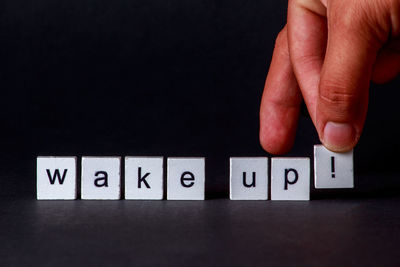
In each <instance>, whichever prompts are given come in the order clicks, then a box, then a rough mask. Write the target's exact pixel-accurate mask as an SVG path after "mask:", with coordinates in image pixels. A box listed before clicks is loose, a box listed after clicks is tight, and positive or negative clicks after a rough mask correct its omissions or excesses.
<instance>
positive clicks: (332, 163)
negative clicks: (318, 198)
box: [314, 145, 354, 188]
mask: <svg viewBox="0 0 400 267" xmlns="http://www.w3.org/2000/svg"><path fill="white" fill-rule="evenodd" d="M314 182H315V188H353V187H354V174H353V151H349V152H346V153H335V152H332V151H330V150H328V149H326V148H325V147H324V146H322V145H315V146H314Z"/></svg>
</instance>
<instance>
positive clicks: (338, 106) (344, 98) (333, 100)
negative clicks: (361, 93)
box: [320, 83, 359, 117]
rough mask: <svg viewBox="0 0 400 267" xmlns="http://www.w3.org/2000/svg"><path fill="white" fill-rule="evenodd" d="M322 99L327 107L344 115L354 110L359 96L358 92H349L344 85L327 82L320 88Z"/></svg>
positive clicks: (339, 114)
mask: <svg viewBox="0 0 400 267" xmlns="http://www.w3.org/2000/svg"><path fill="white" fill-rule="evenodd" d="M320 100H321V102H322V104H323V105H324V107H325V108H328V109H329V110H331V111H333V112H334V113H335V114H337V115H338V116H340V117H342V116H346V115H348V114H351V113H353V112H354V110H355V109H356V106H357V102H358V101H359V97H358V94H356V93H349V92H348V89H346V88H345V87H344V86H341V85H338V84H332V83H330V84H326V83H325V84H323V85H321V88H320Z"/></svg>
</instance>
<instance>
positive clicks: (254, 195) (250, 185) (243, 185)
mask: <svg viewBox="0 0 400 267" xmlns="http://www.w3.org/2000/svg"><path fill="white" fill-rule="evenodd" d="M230 199H232V200H267V199H268V158H266V157H253V158H230Z"/></svg>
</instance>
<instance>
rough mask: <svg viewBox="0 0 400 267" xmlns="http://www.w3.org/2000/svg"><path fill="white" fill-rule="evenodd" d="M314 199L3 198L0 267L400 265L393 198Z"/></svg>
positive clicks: (398, 210)
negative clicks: (40, 199)
mask: <svg viewBox="0 0 400 267" xmlns="http://www.w3.org/2000/svg"><path fill="white" fill-rule="evenodd" d="M362 178H365V177H360V179H362ZM376 178H377V179H378V178H379V177H378V176H377V177H376ZM392 178H393V179H398V178H399V176H398V175H392ZM312 198H313V199H312V200H311V201H293V202H292V201H231V200H228V199H226V198H225V197H223V196H221V197H220V198H218V197H215V196H214V197H209V198H208V199H207V200H205V201H169V200H163V201H128V200H119V201H83V200H76V201H37V200H35V199H34V196H33V195H26V196H25V197H20V198H15V197H3V199H2V200H1V201H0V212H1V217H0V240H2V243H1V250H0V265H1V266H110V265H119V266H128V265H130V266H271V265H272V266H302V265H303V266H304V265H306V266H349V265H353V266H357V265H359V266H399V264H400V257H399V252H398V248H399V241H400V197H399V195H398V194H396V193H395V192H391V191H386V192H378V191H375V193H374V192H367V193H352V192H342V193H340V194H338V193H331V194H326V193H322V194H321V193H318V192H315V191H314V192H313V194H312Z"/></svg>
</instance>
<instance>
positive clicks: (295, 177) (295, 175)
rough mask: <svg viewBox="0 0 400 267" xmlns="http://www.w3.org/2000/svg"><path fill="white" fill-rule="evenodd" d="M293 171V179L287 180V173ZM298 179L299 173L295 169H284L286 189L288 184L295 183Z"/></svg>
mask: <svg viewBox="0 0 400 267" xmlns="http://www.w3.org/2000/svg"><path fill="white" fill-rule="evenodd" d="M290 172H293V174H294V179H293V181H289V173H290ZM298 179H299V174H298V173H297V171H296V170H295V169H285V190H287V189H288V185H289V184H295V183H297V180H298Z"/></svg>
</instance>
